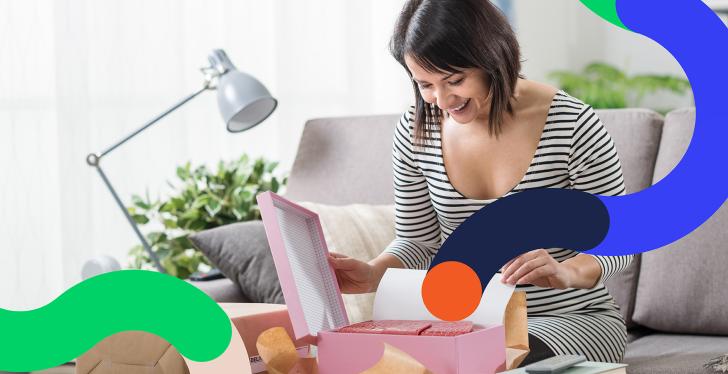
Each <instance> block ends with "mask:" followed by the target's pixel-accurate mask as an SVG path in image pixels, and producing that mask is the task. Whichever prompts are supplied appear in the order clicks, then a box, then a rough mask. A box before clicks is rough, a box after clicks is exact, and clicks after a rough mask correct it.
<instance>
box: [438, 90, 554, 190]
mask: <svg viewBox="0 0 728 374" xmlns="http://www.w3.org/2000/svg"><path fill="white" fill-rule="evenodd" d="M562 95H565V92H564V91H563V90H558V91H556V93H555V94H554V96H553V97H552V98H551V104H550V105H549V109H548V111H547V112H546V118H545V120H544V125H543V127H542V129H541V135H540V137H539V140H538V145H537V146H536V150H535V151H534V153H533V156H532V157H531V162H530V163H529V164H528V168H527V169H526V172H525V173H524V174H523V175H522V176H521V178H520V179H519V180H518V182H517V183H516V185H515V186H513V187H512V188H511V189H510V190H508V192H506V193H504V194H502V195H500V196H496V197H492V198H486V199H477V198H472V197H468V196H465V195H464V194H463V193H462V192H460V191H459V190H458V189H457V188H456V187H455V186H454V185H453V184H452V180H451V179H450V175H449V174H448V172H447V167H446V166H445V152H444V151H443V149H442V144H443V142H442V126H439V127H440V128H439V132H440V134H439V135H440V157H441V158H442V170H443V172H444V174H445V179H446V181H447V184H449V185H450V187H451V188H452V190H453V191H454V192H455V193H457V194H458V195H459V196H460V197H461V198H463V199H466V200H470V201H475V202H484V203H489V202H493V201H496V200H498V199H502V198H504V197H506V196H508V195H510V194H512V193H513V192H514V191H515V190H516V189H518V187H520V186H521V184H522V183H523V180H524V179H526V176H528V175H529V173H530V172H531V171H532V169H533V163H534V161H535V160H536V158H537V157H538V155H539V153H540V152H541V149H542V148H541V145H542V143H543V141H544V139H543V138H544V134H545V133H546V127H548V126H549V120H548V119H549V117H550V116H551V112H552V111H553V109H554V105H555V103H556V99H557V98H558V97H559V96H562Z"/></svg>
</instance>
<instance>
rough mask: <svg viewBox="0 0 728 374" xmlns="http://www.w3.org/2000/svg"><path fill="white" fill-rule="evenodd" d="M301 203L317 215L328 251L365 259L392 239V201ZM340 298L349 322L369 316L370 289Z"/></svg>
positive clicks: (376, 252) (379, 251)
mask: <svg viewBox="0 0 728 374" xmlns="http://www.w3.org/2000/svg"><path fill="white" fill-rule="evenodd" d="M301 205H302V206H303V207H305V208H307V209H309V210H311V211H314V212H316V213H317V214H318V215H319V219H320V220H321V226H322V228H323V232H324V237H325V238H326V244H327V246H328V248H329V251H331V252H337V253H340V254H344V255H347V256H349V257H353V258H356V259H358V260H361V261H369V260H371V259H373V258H374V257H377V256H378V255H379V254H380V253H382V251H383V250H384V248H386V247H387V246H388V245H389V244H390V243H391V242H392V240H394V237H395V233H394V205H360V204H352V205H347V206H330V205H322V204H314V203H307V202H305V203H301ZM343 298H344V306H345V307H346V312H347V314H348V316H349V322H351V323H356V322H361V321H368V320H371V319H372V311H373V307H374V293H366V294H355V295H348V294H345V295H343Z"/></svg>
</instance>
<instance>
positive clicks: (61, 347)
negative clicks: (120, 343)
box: [0, 270, 232, 372]
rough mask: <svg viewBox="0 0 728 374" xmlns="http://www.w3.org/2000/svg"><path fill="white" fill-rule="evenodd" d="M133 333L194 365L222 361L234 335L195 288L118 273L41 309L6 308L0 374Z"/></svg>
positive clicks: (156, 276) (66, 357)
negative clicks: (160, 342)
mask: <svg viewBox="0 0 728 374" xmlns="http://www.w3.org/2000/svg"><path fill="white" fill-rule="evenodd" d="M129 330H139V331H146V332H149V333H152V334H156V335H158V336H160V337H161V338H163V339H165V340H167V341H168V342H169V343H170V344H172V345H173V346H174V347H175V348H177V350H178V351H179V352H180V353H181V354H182V355H183V356H185V357H187V358H189V359H191V360H194V361H210V360H212V359H214V358H216V357H218V356H219V355H221V354H222V353H223V352H224V351H225V349H227V346H228V344H229V343H230V339H231V337H232V328H231V325H230V320H229V319H228V317H227V315H226V314H225V312H224V311H223V310H222V309H221V308H220V306H219V305H217V303H215V301H213V300H212V299H210V298H209V297H208V296H207V295H205V294H204V293H203V292H202V291H200V290H198V289H197V288H196V287H194V286H192V285H191V284H189V283H187V282H185V281H183V280H180V279H177V278H175V277H172V276H169V275H165V274H161V273H156V272H151V271H144V270H122V271H115V272H111V273H106V274H102V275H99V276H96V277H93V278H90V279H87V280H85V281H83V282H81V283H79V284H77V285H75V286H73V287H71V288H70V289H68V290H67V291H66V292H64V293H63V294H62V295H60V296H59V297H58V298H56V299H55V300H53V301H52V302H51V303H49V304H47V305H45V306H43V307H40V308H38V309H35V310H29V311H10V310H5V309H1V308H0V371H15V372H17V371H33V370H42V369H48V368H51V367H55V366H58V365H61V364H63V363H65V362H68V361H70V360H72V359H74V358H76V357H78V356H81V355H82V354H83V353H84V352H86V351H88V350H89V349H91V348H92V347H93V346H94V345H95V344H96V343H98V342H99V341H101V340H103V339H104V338H106V337H108V336H110V335H113V334H116V333H118V332H121V331H129Z"/></svg>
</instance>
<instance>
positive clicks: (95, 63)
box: [0, 0, 411, 309]
mask: <svg viewBox="0 0 728 374" xmlns="http://www.w3.org/2000/svg"><path fill="white" fill-rule="evenodd" d="M402 4H403V1H401V0H398V1H375V0H369V1H341V0H307V1H294V0H276V1H254V0H228V1H225V0H212V1H207V0H206V1H192V0H188V1H180V0H165V1H159V0H156V1H146V0H145V1H142V0H133V1H110V0H107V1H98V0H93V1H92V0H9V1H8V0H0V168H2V169H0V170H1V171H2V176H1V177H0V240H1V241H2V245H1V246H0V248H1V249H0V264H2V271H0V307H2V308H10V309H28V308H35V307H38V306H40V305H43V304H45V303H47V302H49V301H50V300H51V299H52V298H54V297H56V296H57V295H59V294H60V293H61V292H63V291H64V290H65V289H67V288H68V287H70V286H71V285H73V284H75V283H77V282H78V281H79V280H80V269H81V266H82V265H83V263H84V262H85V261H86V260H87V259H89V258H91V257H92V256H94V255H98V254H110V255H112V256H114V257H116V258H117V259H119V260H120V261H121V262H122V264H126V262H127V258H126V256H127V251H128V249H129V248H130V247H131V246H133V245H134V244H136V243H137V241H136V237H135V236H134V234H133V232H132V231H131V228H130V227H129V226H128V224H127V222H126V221H125V219H124V218H123V216H122V214H121V212H120V211H119V210H118V207H117V206H115V205H114V202H113V200H112V198H111V196H110V194H109V193H108V191H107V190H106V189H105V187H104V186H103V183H102V181H101V180H100V178H99V176H98V175H97V174H96V173H95V171H94V170H93V169H91V168H90V167H88V166H87V165H86V163H85V157H86V155H87V154H88V153H89V152H99V151H102V150H103V149H105V148H106V147H108V146H109V145H111V144H113V143H114V142H116V141H117V140H119V139H121V138H122V137H123V136H125V135H126V134H128V133H130V132H131V131H133V130H134V129H136V128H138V127H139V126H141V125H142V124H143V123H144V122H146V121H147V120H148V119H150V118H151V117H152V116H154V115H156V114H158V113H159V112H161V111H162V110H163V109H166V108H167V107H168V106H170V105H172V104H173V103H175V102H176V101H177V100H179V99H181V98H182V97H184V96H186V95H188V94H190V93H192V92H194V91H195V90H197V89H198V88H200V87H201V84H202V75H201V73H200V72H199V71H198V68H199V67H201V66H203V65H205V64H206V63H207V55H208V53H209V52H210V51H211V50H212V49H213V48H223V49H225V50H226V51H227V53H228V55H229V56H230V58H231V60H232V61H233V63H235V64H236V65H237V67H238V68H239V69H240V70H242V71H245V72H248V73H250V74H252V75H254V76H255V77H257V78H258V79H259V80H260V81H261V82H263V83H264V84H265V85H266V86H267V87H268V89H269V90H270V91H271V93H272V94H273V95H274V96H275V97H276V98H277V99H278V100H279V107H278V109H277V111H276V112H275V113H274V115H273V116H272V117H271V118H269V119H268V120H267V121H265V122H264V123H263V124H261V125H260V126H258V127H256V128H254V129H252V130H250V131H248V132H244V133H239V134H230V133H227V132H226V130H225V127H224V124H223V123H222V120H221V119H220V116H219V114H218V113H217V108H216V102H215V96H214V93H212V92H206V93H204V94H203V95H201V96H200V97H198V98H196V99H195V100H193V101H191V102H189V103H188V104H187V105H185V106H184V107H182V108H180V109H178V110H177V111H176V112H174V113H173V114H171V115H170V116H168V117H167V118H165V119H164V120H162V121H161V122H160V123H158V124H156V125H155V126H154V127H152V128H150V129H149V130H147V131H146V132H145V133H143V134H141V135H140V136H138V137H136V138H134V139H133V140H132V141H130V142H129V143H127V144H125V145H124V146H122V147H121V148H118V149H117V150H116V151H114V152H112V153H111V154H109V155H108V156H107V157H106V158H105V159H104V160H103V163H102V164H103V166H104V169H105V171H106V173H107V174H108V177H109V178H110V180H111V181H112V183H113V184H114V186H115V187H116V188H117V190H118V192H119V195H120V196H121V197H122V199H125V200H126V201H127V202H128V201H129V197H130V196H131V195H132V194H134V193H138V194H143V193H144V192H145V190H147V189H148V190H149V191H150V193H151V194H152V195H153V196H154V195H156V194H164V193H165V192H166V191H168V187H167V185H166V183H165V181H166V180H172V179H174V170H175V166H177V165H179V164H182V163H184V162H186V161H188V160H189V161H191V162H192V163H194V164H200V163H207V164H214V163H215V162H216V161H217V160H220V159H227V160H229V159H234V158H237V157H239V156H240V155H241V154H242V153H243V152H246V153H248V154H250V155H252V156H266V157H268V158H270V159H275V160H280V161H281V162H282V166H281V168H282V169H285V170H288V169H289V168H290V164H291V163H292V160H293V157H294V155H295V151H296V147H297V144H298V139H299V136H300V132H301V130H302V126H303V124H304V122H305V121H306V120H307V119H309V118H313V117H323V116H340V115H357V114H376V113H395V112H401V111H403V110H405V109H406V107H407V106H408V105H409V104H408V103H409V102H410V96H411V92H410V90H411V88H410V86H409V83H408V80H407V78H406V76H405V74H404V71H403V70H402V68H401V67H400V66H399V65H398V64H397V63H396V61H394V59H392V58H391V57H390V56H389V53H388V51H387V42H388V38H389V35H390V32H391V30H392V26H393V23H394V20H395V18H396V15H397V12H398V10H399V9H400V7H401V5H402Z"/></svg>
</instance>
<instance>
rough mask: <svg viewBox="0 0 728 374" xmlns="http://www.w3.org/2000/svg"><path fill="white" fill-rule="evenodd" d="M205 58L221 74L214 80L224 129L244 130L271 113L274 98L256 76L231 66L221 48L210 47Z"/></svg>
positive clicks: (274, 107) (275, 102)
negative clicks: (224, 125) (210, 49)
mask: <svg viewBox="0 0 728 374" xmlns="http://www.w3.org/2000/svg"><path fill="white" fill-rule="evenodd" d="M209 60H210V63H211V64H212V67H213V68H214V69H216V70H217V71H218V72H219V73H220V74H221V75H220V76H219V78H218V83H217V105H218V107H219V109H220V114H221V115H222V119H223V120H224V121H225V124H226V125H227V129H228V131H230V132H240V131H245V130H247V129H249V128H251V127H254V126H255V125H257V124H259V123H261V122H263V120H265V119H266V118H268V116H270V115H271V113H273V111H274V110H275V109H276V106H277V105H278V101H277V100H276V99H274V98H273V97H272V96H271V95H270V92H268V89H267V88H265V86H263V84H261V83H260V82H259V81H258V80H257V79H255V78H254V77H253V76H251V75H249V74H246V73H243V72H241V71H239V70H238V69H237V68H235V65H233V64H232V62H230V59H228V57H227V55H226V54H225V52H224V51H223V50H221V49H216V50H214V51H212V53H211V54H210V56H209Z"/></svg>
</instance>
